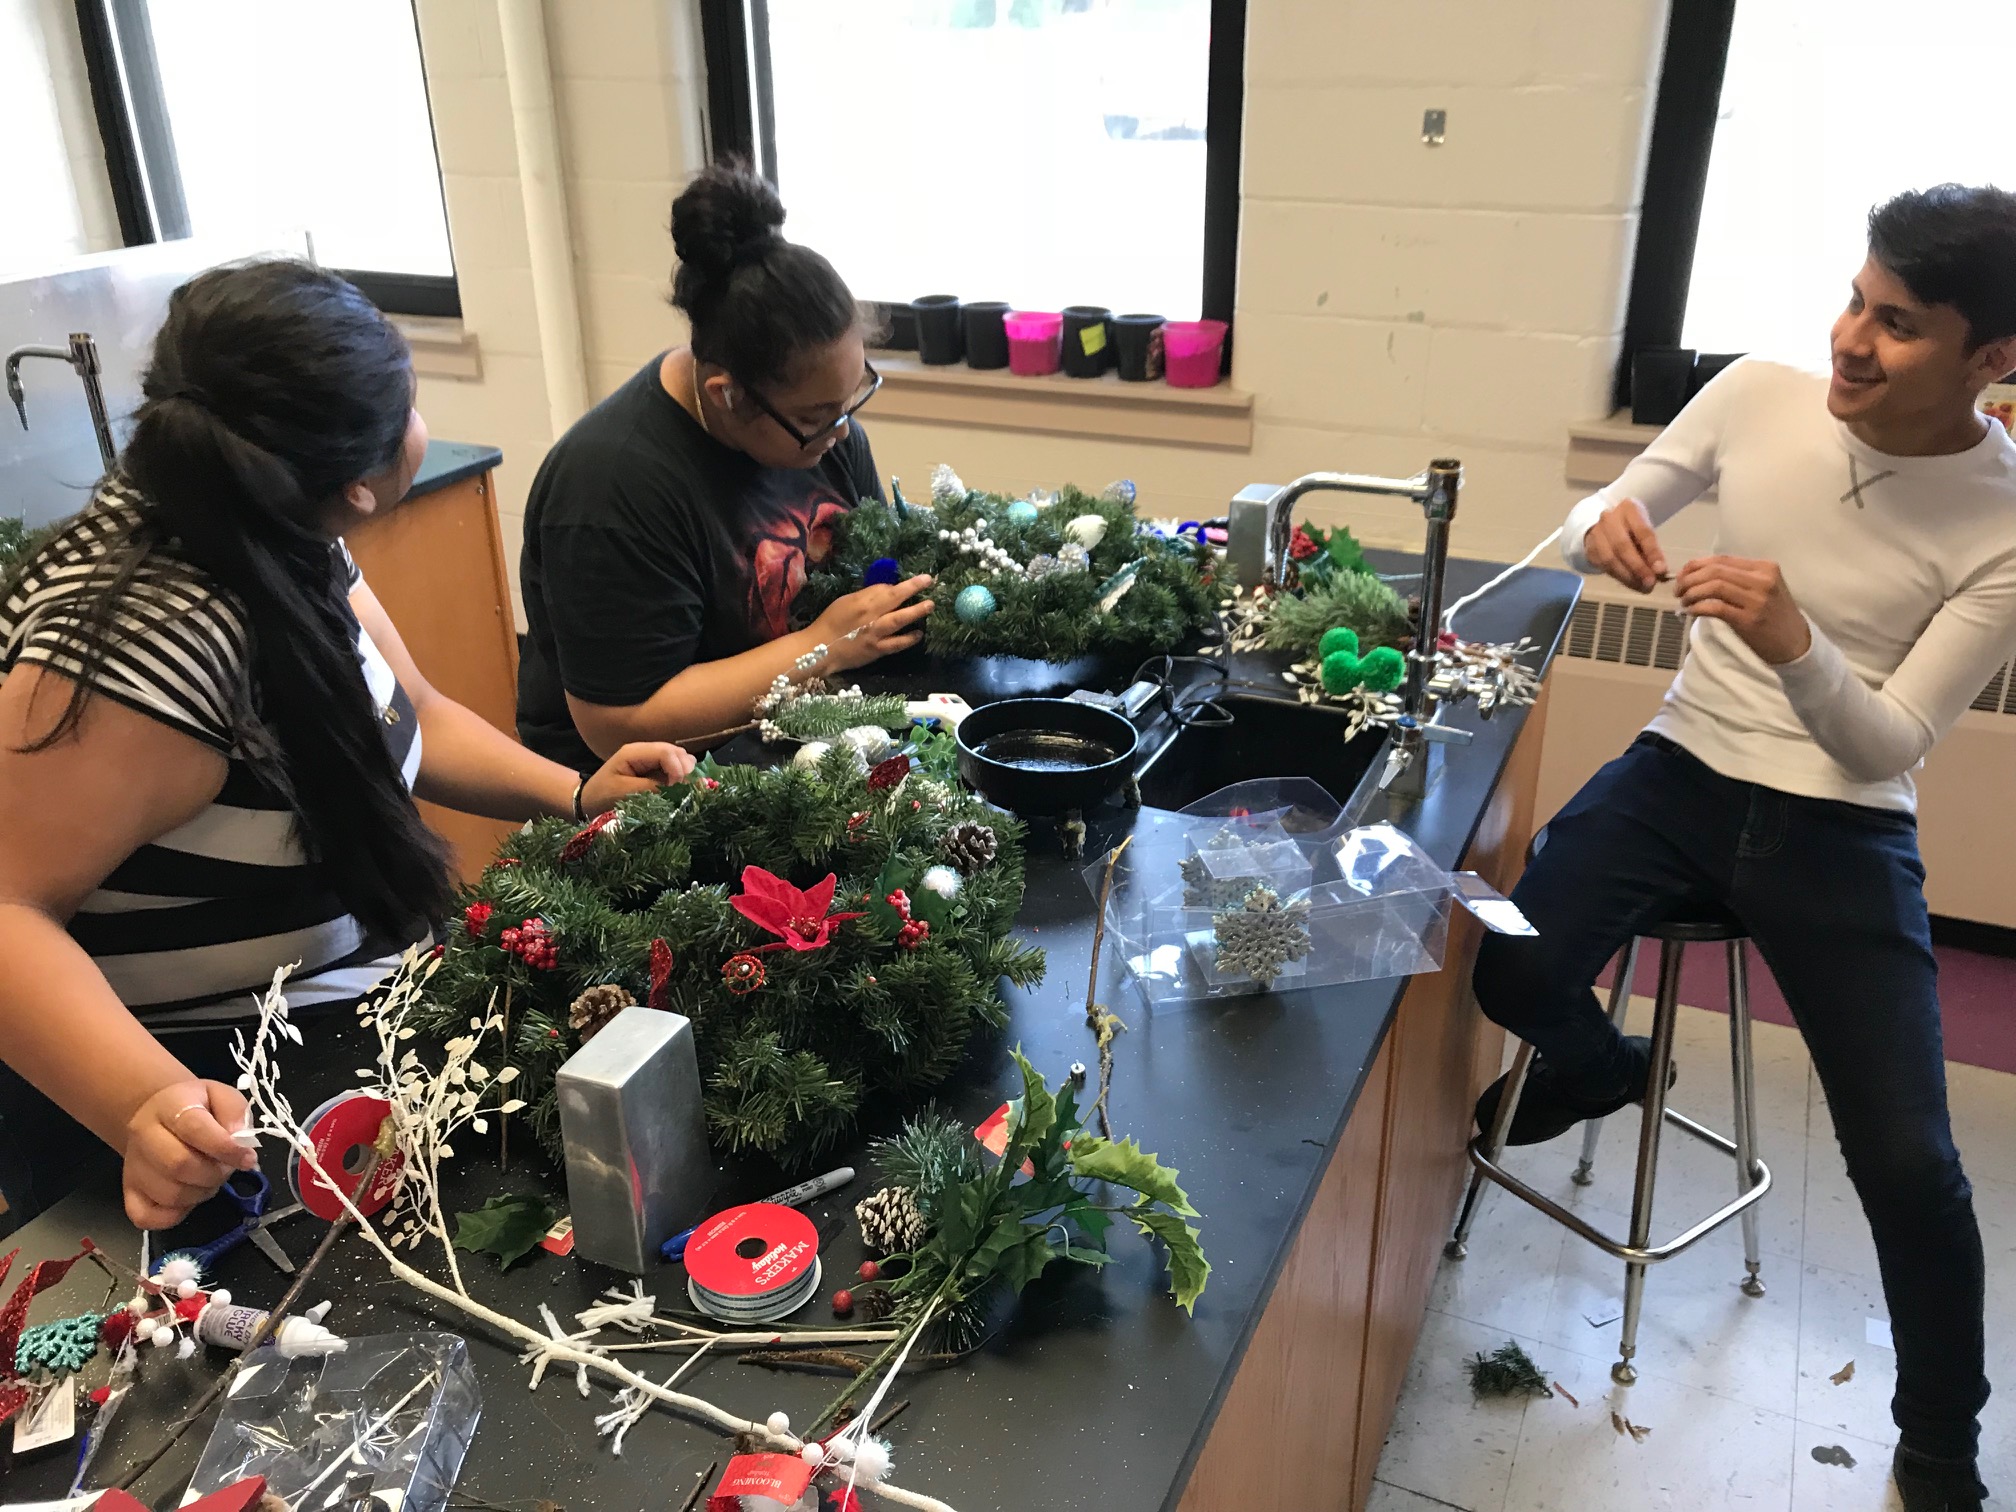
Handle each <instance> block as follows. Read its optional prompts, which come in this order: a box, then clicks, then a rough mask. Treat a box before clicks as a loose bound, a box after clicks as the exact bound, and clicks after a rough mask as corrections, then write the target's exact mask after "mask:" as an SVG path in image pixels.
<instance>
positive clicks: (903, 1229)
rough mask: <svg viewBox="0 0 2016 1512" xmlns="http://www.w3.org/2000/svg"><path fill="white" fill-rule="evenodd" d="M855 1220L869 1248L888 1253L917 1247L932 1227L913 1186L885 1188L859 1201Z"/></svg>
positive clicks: (901, 1251) (900, 1252)
mask: <svg viewBox="0 0 2016 1512" xmlns="http://www.w3.org/2000/svg"><path fill="white" fill-rule="evenodd" d="M854 1221H855V1222H856V1223H858V1224H860V1225H861V1238H862V1241H863V1242H864V1243H865V1244H866V1245H867V1246H868V1248H870V1249H871V1250H878V1251H880V1252H881V1253H882V1254H885V1255H895V1254H903V1253H906V1252H908V1251H910V1250H913V1249H915V1248H916V1247H917V1246H918V1245H920V1244H922V1243H923V1242H924V1236H925V1234H926V1232H927V1231H928V1229H929V1225H928V1224H926V1223H925V1222H924V1215H923V1214H922V1213H920V1212H918V1211H917V1199H916V1197H914V1196H913V1195H912V1194H911V1191H910V1188H908V1187H900V1186H899V1187H884V1188H882V1190H881V1191H879V1192H877V1193H875V1194H874V1195H873V1196H870V1197H864V1198H862V1199H861V1200H860V1201H859V1202H857V1203H855V1204H854Z"/></svg>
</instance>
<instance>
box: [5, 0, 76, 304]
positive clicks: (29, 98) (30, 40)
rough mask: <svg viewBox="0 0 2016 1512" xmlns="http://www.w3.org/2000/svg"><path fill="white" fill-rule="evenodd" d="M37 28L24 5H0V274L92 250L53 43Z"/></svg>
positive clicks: (38, 268)
mask: <svg viewBox="0 0 2016 1512" xmlns="http://www.w3.org/2000/svg"><path fill="white" fill-rule="evenodd" d="M40 23H41V17H40V16H39V15H38V14H37V12H36V11H35V10H34V8H32V7H30V6H21V5H9V6H0V100H5V101H6V102H7V117H8V120H7V137H8V142H7V212H6V214H4V215H0V275H5V274H12V273H41V272H46V271H47V270H48V269H50V268H53V267H54V266H55V265H56V264H58V263H60V262H63V261H64V260H66V259H68V258H72V257H75V256H77V255H78V254H79V253H83V252H88V251H93V250H95V248H94V247H93V246H92V244H91V236H90V232H89V229H88V228H87V226H86V224H85V215H84V207H83V205H82V204H81V203H80V202H79V197H78V189H79V185H78V183H77V178H76V167H73V163H72V155H71V151H70V148H69V145H68V144H67V143H66V142H65V140H64V132H63V115H62V109H61V106H60V104H59V102H58V100H57V96H56V85H55V73H56V63H55V59H54V58H53V57H52V56H51V53H52V51H53V48H52V47H51V45H50V44H51V43H52V42H53V41H54V39H52V38H46V37H45V36H44V34H43V30H42V25H41V24H40ZM78 166H82V167H85V168H88V166H89V165H88V163H86V164H82V165H78Z"/></svg>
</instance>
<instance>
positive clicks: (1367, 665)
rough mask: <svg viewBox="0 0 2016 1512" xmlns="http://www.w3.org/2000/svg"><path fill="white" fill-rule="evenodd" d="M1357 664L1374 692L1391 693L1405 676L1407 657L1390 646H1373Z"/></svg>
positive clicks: (1366, 684)
mask: <svg viewBox="0 0 2016 1512" xmlns="http://www.w3.org/2000/svg"><path fill="white" fill-rule="evenodd" d="M1358 666H1359V670H1360V672H1361V673H1362V675H1363V677H1364V680H1365V686H1366V687H1368V688H1370V689H1371V690H1372V691H1373V692H1374V693H1391V692H1392V691H1393V690H1394V689H1395V688H1397V687H1399V686H1400V684H1401V682H1402V681H1403V680H1404V679H1405V678H1406V676H1407V658H1406V657H1404V656H1402V655H1401V654H1400V653H1399V652H1398V651H1397V650H1395V649H1394V648H1393V647H1391V646H1374V647H1373V648H1372V649H1371V650H1370V651H1367V652H1366V653H1365V656H1364V659H1363V660H1362V661H1360V662H1359V664H1358Z"/></svg>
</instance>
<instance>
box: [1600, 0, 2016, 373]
mask: <svg viewBox="0 0 2016 1512" xmlns="http://www.w3.org/2000/svg"><path fill="white" fill-rule="evenodd" d="M1983 14H1984V13H1983V12H1982V11H1981V9H1980V7H1979V5H1978V4H1970V3H1963V0H1916V3H1915V4H1914V5H1913V6H1912V7H1911V9H1910V18H1909V22H1908V24H1905V23H1904V22H1903V21H1902V20H1901V19H1900V12H1899V11H1898V9H1897V7H1896V6H1895V5H1894V4H1892V3H1890V0H1836V3H1834V4H1830V5H1825V6H1816V5H1814V4H1813V3H1812V0H1742V3H1741V4H1736V3H1735V0H1676V3H1675V5H1674V7H1673V11H1672V16H1671V20H1670V22H1669V27H1668V32H1667V39H1666V61H1665V65H1664V70H1663V73H1662V77H1661V81H1660V97H1659V103H1658V108H1657V111H1656V113H1655V115H1654V118H1653V127H1652V143H1651V149H1650V154H1649V160H1648V162H1647V166H1646V183H1645V207H1644V215H1643V220H1642V229H1641V231H1640V234H1639V243H1638V267H1637V269H1636V271H1635V273H1634V275H1633V284H1632V298H1631V314H1630V318H1629V321H1628V323H1627V327H1628V328H1627V348H1629V349H1635V348H1637V347H1642V346H1686V347H1692V348H1694V349H1696V350H1697V351H1704V352H1756V353H1760V354H1762V355H1765V356H1770V357H1775V358H1778V359H1781V360H1784V361H1789V362H1795V363H1801V364H1805V365H1808V366H1818V365H1820V364H1822V363H1824V362H1825V361H1826V353H1827V331H1828V328H1829V326H1830V325H1832V323H1833V320H1834V317H1835V316H1836V315H1837V314H1838V313H1839V312H1840V309H1841V306H1842V304H1843V303H1844V302H1845V301H1846V298H1847V292H1848V281H1849V279H1850V277H1852V276H1853V274H1854V272H1855V270H1856V269H1857V268H1859V267H1860V266H1861V264H1862V259H1863V256H1864V255H1865V251H1866V240H1867V239H1866V232H1865V226H1864V222H1865V219H1866V217H1867V215H1868V213H1869V209H1870V207H1871V206H1872V205H1875V204H1878V203H1880V202H1881V201H1883V200H1885V199H1887V198H1889V197H1890V196H1891V195H1893V194H1896V193H1898V192H1900V191H1901V190H1905V189H1913V188H1924V187H1927V186H1929V185H1932V184H1936V183H1942V182H1947V181H1955V182H1959V183H1973V184H1980V183H1999V184H2002V185H2004V186H2005V187H2008V186H2016V146H2012V138H2011V135H2010V131H2009V123H2008V108H2007V104H2006V101H2005V100H2004V98H2003V97H2002V95H2001V94H1999V93H1998V92H1997V91H1996V90H1994V89H1992V88H1988V89H1977V88H1975V87H1974V86H1973V84H1972V83H1970V82H1969V81H1973V80H1990V79H2001V78H2006V77H2008V76H2009V74H2010V72H2011V70H2012V69H2016V34H2012V33H2011V32H2010V31H2009V29H2008V28H2006V27H1995V26H1984V25H1983V24H1982V17H1983ZM1963 54H1964V57H1965V60H1966V61H1965V64H1964V67H1963V66H1962V65H1961V63H1960V62H1959V60H1960V58H1961V57H1962V55H1963ZM1956 69H1957V70H1958V71H1957V72H1956ZM1627 370H1628V350H1627ZM1621 387H1622V375H1621V374H1620V389H1621ZM1620 397H1621V396H1620Z"/></svg>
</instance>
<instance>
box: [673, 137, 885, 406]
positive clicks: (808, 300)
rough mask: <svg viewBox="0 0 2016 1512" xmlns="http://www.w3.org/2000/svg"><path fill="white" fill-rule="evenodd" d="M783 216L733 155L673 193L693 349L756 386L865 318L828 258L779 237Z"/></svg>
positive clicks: (679, 301) (677, 285)
mask: <svg viewBox="0 0 2016 1512" xmlns="http://www.w3.org/2000/svg"><path fill="white" fill-rule="evenodd" d="M783 225H784V203H783V201H781V200H780V199H778V198H777V191H776V190H774V189H772V188H771V187H770V185H769V184H768V183H767V182H765V181H764V179H763V178H762V177H760V176H759V175H757V174H755V173H752V172H750V171H749V170H748V169H747V168H745V167H743V166H741V165H740V164H738V163H733V162H725V163H716V164H714V165H713V166H712V167H710V168H707V169H705V170H703V171H702V172H701V173H700V174H699V175H698V176H697V177H695V178H694V180H693V182H692V183H690V184H688V185H687V186H686V187H685V189H684V190H682V191H681V192H680V195H679V197H678V198H677V199H675V200H674V201H672V250H673V251H675V252H677V253H678V254H679V266H678V268H677V270H676V271H675V272H674V273H673V275H672V303H673V304H674V305H675V306H677V307H678V308H679V309H680V310H683V311H684V312H685V314H686V318H687V320H688V321H689V322H690V323H691V325H692V328H693V336H692V347H693V355H694V356H695V357H698V358H699V359H700V360H701V361H702V362H711V363H714V364H715V365H716V366H719V367H723V368H726V369H727V370H728V371H729V372H730V373H733V374H734V375H735V377H736V378H737V379H739V380H740V381H741V382H743V383H747V384H754V385H757V386H759V387H761V386H765V385H768V384H772V383H775V382H777V381H778V380H780V379H782V378H785V377H786V376H788V374H789V372H790V369H791V364H792V362H793V361H794V360H795V359H796V358H797V357H798V356H799V354H800V353H802V352H807V351H812V350H815V349H817V348H819V347H822V346H826V345H828V344H829V343H831V342H835V341H838V340H839V339H840V338H841V337H842V336H845V335H846V334H847V333H848V332H849V331H851V330H855V329H857V328H861V327H863V326H864V324H865V322H864V320H863V314H862V310H861V307H860V306H859V305H858V304H856V303H855V300H854V296H853V294H852V293H850V292H849V291H848V288H847V283H846V280H845V279H843V278H841V276H840V275H839V273H838V272H836V271H835V270H834V267H833V264H831V263H830V262H828V261H826V259H825V258H823V257H821V256H820V255H819V254H818V253H817V252H814V251H813V250H812V249H811V248H810V247H801V246H799V245H798V244H797V243H796V242H789V241H786V240H785V239H784V235H783V230H782V227H783Z"/></svg>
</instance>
